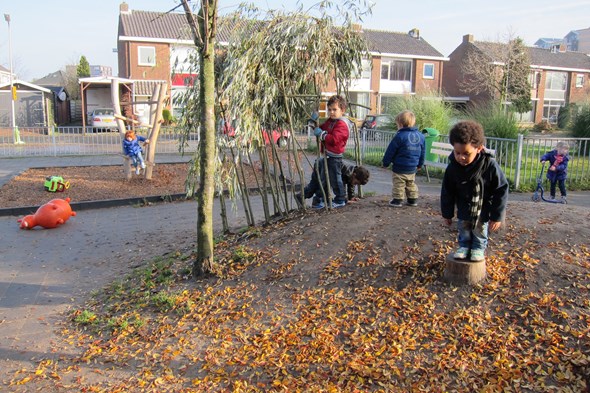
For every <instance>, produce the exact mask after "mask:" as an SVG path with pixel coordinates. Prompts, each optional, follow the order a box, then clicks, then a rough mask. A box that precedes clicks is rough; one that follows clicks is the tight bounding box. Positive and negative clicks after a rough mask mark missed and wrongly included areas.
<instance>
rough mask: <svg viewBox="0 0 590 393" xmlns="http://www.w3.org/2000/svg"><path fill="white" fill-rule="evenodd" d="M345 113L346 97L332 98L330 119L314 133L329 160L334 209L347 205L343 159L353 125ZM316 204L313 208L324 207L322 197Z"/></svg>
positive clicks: (329, 103) (329, 108)
mask: <svg viewBox="0 0 590 393" xmlns="http://www.w3.org/2000/svg"><path fill="white" fill-rule="evenodd" d="M344 112H346V100H345V99H344V97H342V96H339V95H334V96H332V97H330V99H329V100H328V115H329V116H330V118H329V119H328V120H326V121H325V122H324V123H323V124H322V125H320V126H319V127H316V129H315V131H314V134H315V136H317V137H319V138H320V141H322V142H323V143H322V146H321V148H320V151H321V152H322V153H323V154H324V155H325V157H326V159H327V160H328V178H329V179H330V185H331V186H332V190H333V191H334V200H333V201H332V207H342V206H344V205H346V190H345V187H344V183H343V182H342V157H343V155H344V150H345V149H346V142H348V136H349V135H350V126H351V124H350V120H348V119H347V118H346V117H344ZM316 164H320V163H316ZM321 165H323V163H322V164H321ZM321 165H320V166H321ZM326 192H329V190H326ZM316 196H317V195H316ZM314 199H315V198H314ZM315 202H316V203H315V204H314V206H313V207H317V208H322V207H323V201H322V200H321V196H319V198H318V199H315Z"/></svg>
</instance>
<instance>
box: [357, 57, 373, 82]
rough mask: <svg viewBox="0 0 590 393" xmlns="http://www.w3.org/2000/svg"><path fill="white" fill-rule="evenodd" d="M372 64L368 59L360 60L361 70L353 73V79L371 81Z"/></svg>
mask: <svg viewBox="0 0 590 393" xmlns="http://www.w3.org/2000/svg"><path fill="white" fill-rule="evenodd" d="M371 68H372V62H371V60H370V59H362V60H361V68H360V69H357V70H356V72H355V77H356V78H359V79H371Z"/></svg>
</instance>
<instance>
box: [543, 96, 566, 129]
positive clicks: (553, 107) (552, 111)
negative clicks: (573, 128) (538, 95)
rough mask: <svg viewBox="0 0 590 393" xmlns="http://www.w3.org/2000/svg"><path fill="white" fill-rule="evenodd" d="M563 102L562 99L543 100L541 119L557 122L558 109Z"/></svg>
mask: <svg viewBox="0 0 590 393" xmlns="http://www.w3.org/2000/svg"><path fill="white" fill-rule="evenodd" d="M564 104H565V102H564V101H552V100H545V102H544V103H543V120H547V121H548V122H549V123H552V124H557V119H558V116H559V109H560V108H561V107H562V106H563V105H564Z"/></svg>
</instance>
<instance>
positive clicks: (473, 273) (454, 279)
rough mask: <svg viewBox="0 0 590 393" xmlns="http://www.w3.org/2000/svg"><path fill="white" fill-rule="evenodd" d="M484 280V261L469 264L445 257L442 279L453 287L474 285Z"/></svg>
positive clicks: (450, 255) (448, 256)
mask: <svg viewBox="0 0 590 393" xmlns="http://www.w3.org/2000/svg"><path fill="white" fill-rule="evenodd" d="M485 278H486V260H485V259H484V260H483V261H479V262H471V261H468V260H462V259H455V258H453V254H452V253H451V254H449V255H447V260H446V264H445V271H444V274H443V279H444V280H445V281H446V282H448V283H451V284H455V285H464V284H468V285H474V284H477V283H479V282H481V281H483V280H484V279H485Z"/></svg>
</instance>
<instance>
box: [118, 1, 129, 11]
mask: <svg viewBox="0 0 590 393" xmlns="http://www.w3.org/2000/svg"><path fill="white" fill-rule="evenodd" d="M119 12H120V13H121V14H128V13H129V4H127V3H125V2H122V3H121V5H119Z"/></svg>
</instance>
